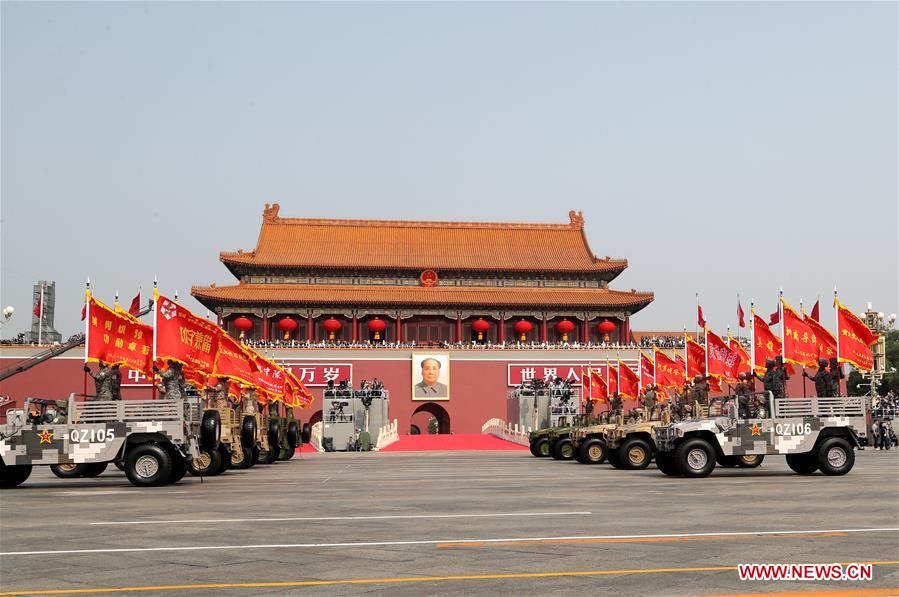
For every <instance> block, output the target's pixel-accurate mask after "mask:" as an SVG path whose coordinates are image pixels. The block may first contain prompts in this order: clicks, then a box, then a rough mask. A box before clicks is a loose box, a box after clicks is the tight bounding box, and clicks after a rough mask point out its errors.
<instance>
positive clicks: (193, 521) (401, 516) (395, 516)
mask: <svg viewBox="0 0 899 597" xmlns="http://www.w3.org/2000/svg"><path fill="white" fill-rule="evenodd" d="M584 514H593V513H592V512H507V513H495V514H391V515H384V516H320V517H317V518H313V517H296V518H194V519H189V520H123V521H108V522H89V523H88V524H89V525H132V524H200V523H204V522H289V521H307V522H314V521H318V520H397V519H409V518H507V517H514V516H580V515H584Z"/></svg>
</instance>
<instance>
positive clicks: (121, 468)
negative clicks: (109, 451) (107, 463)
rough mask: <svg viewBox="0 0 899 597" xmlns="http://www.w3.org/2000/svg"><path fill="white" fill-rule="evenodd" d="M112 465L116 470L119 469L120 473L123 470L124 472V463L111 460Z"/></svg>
mask: <svg viewBox="0 0 899 597" xmlns="http://www.w3.org/2000/svg"><path fill="white" fill-rule="evenodd" d="M112 463H113V464H114V465H115V467H116V468H117V469H119V470H120V471H124V470H125V463H124V462H122V461H121V460H113V461H112Z"/></svg>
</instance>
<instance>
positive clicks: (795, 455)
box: [655, 393, 867, 477]
mask: <svg viewBox="0 0 899 597" xmlns="http://www.w3.org/2000/svg"><path fill="white" fill-rule="evenodd" d="M757 396H760V395H759V394H754V395H753V396H748V397H744V396H740V397H734V398H733V399H732V400H731V401H730V403H729V404H728V405H726V407H725V409H724V412H725V413H726V415H725V416H718V417H711V418H707V419H694V420H688V421H682V422H679V423H673V424H670V425H663V426H659V427H658V428H657V429H656V430H655V433H656V446H657V448H658V450H659V451H658V454H657V456H656V464H657V465H658V467H659V470H660V471H662V472H663V473H664V474H666V475H683V476H685V477H706V476H708V475H710V474H711V473H712V471H713V470H714V469H715V464H716V462H718V461H719V458H728V457H737V458H739V457H743V456H756V457H757V460H756V461H759V460H760V458H762V457H764V456H765V455H774V454H783V455H785V456H786V460H787V466H789V467H790V468H791V469H792V470H793V471H795V472H797V473H799V474H801V475H808V474H811V473H814V472H815V471H816V470H820V471H821V472H822V473H824V474H825V475H845V474H846V473H848V472H849V471H850V470H852V467H853V465H854V464H855V452H854V451H853V449H854V448H858V449H862V447H861V440H862V439H864V438H866V437H867V428H866V424H865V405H864V402H863V400H864V399H863V398H862V397H855V396H853V397H848V398H847V397H835V398H777V399H774V398H773V397H772V396H771V395H770V393H767V394H766V393H762V394H761V396H762V397H763V399H762V400H756V399H755V398H756V397H757ZM766 402H767V403H768V404H772V405H773V408H772V409H770V411H771V413H772V414H771V416H768V409H767V408H765V407H764V406H759V405H760V404H761V405H764V404H765V403H766ZM730 462H732V461H730Z"/></svg>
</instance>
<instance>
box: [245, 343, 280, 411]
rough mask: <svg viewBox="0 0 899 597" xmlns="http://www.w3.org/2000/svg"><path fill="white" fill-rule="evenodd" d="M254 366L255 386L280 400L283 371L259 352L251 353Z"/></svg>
mask: <svg viewBox="0 0 899 597" xmlns="http://www.w3.org/2000/svg"><path fill="white" fill-rule="evenodd" d="M251 357H252V358H253V360H254V362H255V366H256V387H257V388H258V389H259V390H261V391H262V392H265V393H266V394H267V395H268V397H269V398H270V399H271V400H273V401H277V400H281V397H282V396H284V379H285V377H286V376H285V372H284V370H283V369H282V368H281V367H279V366H278V365H277V364H276V363H273V362H272V361H270V360H268V359H266V358H265V357H263V356H261V355H260V354H259V353H256V352H254V353H252V354H251Z"/></svg>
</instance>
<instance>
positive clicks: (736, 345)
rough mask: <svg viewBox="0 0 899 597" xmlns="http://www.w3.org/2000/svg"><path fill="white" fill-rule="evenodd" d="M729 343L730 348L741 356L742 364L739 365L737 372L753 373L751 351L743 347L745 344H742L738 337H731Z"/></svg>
mask: <svg viewBox="0 0 899 597" xmlns="http://www.w3.org/2000/svg"><path fill="white" fill-rule="evenodd" d="M728 345H729V346H730V349H731V350H732V351H734V352H735V353H737V354H738V355H739V356H740V364H739V366H738V367H737V374H740V373H752V365H751V364H750V362H749V361H750V358H749V353H747V352H746V349H745V348H743V345H742V344H740V341H739V340H737V339H736V338H731V339H730V340H729V341H728Z"/></svg>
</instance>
